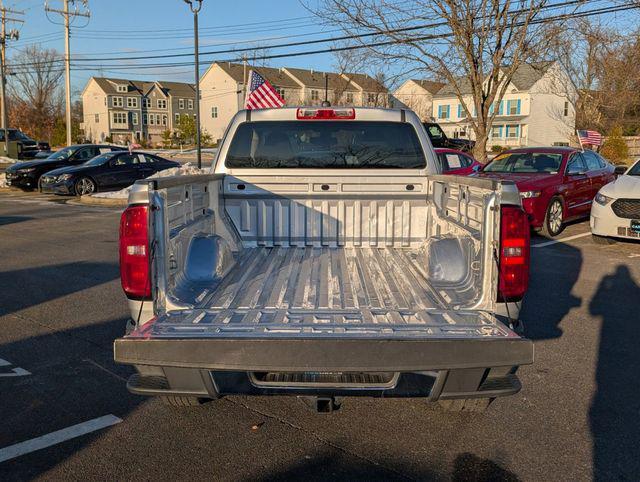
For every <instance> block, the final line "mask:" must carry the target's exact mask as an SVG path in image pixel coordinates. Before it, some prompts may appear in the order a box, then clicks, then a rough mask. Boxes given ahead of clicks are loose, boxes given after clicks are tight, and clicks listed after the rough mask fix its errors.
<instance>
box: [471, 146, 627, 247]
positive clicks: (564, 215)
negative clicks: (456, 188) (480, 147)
mask: <svg viewBox="0 0 640 482" xmlns="http://www.w3.org/2000/svg"><path fill="white" fill-rule="evenodd" d="M614 171H615V168H614V166H613V165H612V164H610V163H609V162H607V161H606V160H605V159H603V158H602V157H601V156H600V155H599V154H597V153H596V152H593V151H589V150H585V151H584V152H582V151H580V150H578V149H574V148H572V147H525V148H521V149H512V150H508V151H505V152H502V153H501V154H499V155H497V156H496V157H495V158H494V159H493V160H492V161H491V162H489V163H487V165H486V166H484V167H483V168H482V170H481V171H480V172H479V173H478V174H477V176H479V177H488V178H492V179H504V180H510V181H513V182H515V183H516V185H517V186H518V189H519V190H520V196H522V205H523V207H524V210H525V211H526V212H527V213H528V214H529V219H530V222H531V226H532V227H533V228H534V229H536V230H542V232H543V233H544V234H545V235H547V236H551V237H553V236H557V235H558V234H560V233H561V232H562V230H563V229H564V225H565V223H566V222H567V221H571V220H575V219H580V218H584V217H588V216H589V210H590V209H591V203H592V201H593V198H594V197H595V195H596V193H597V192H598V190H599V189H600V188H601V187H602V186H604V185H605V184H607V183H609V182H611V181H613V180H614V179H615V174H614Z"/></svg>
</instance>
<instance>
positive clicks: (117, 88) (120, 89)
mask: <svg viewBox="0 0 640 482" xmlns="http://www.w3.org/2000/svg"><path fill="white" fill-rule="evenodd" d="M116 91H118V92H127V86H126V85H118V86H117V87H116Z"/></svg>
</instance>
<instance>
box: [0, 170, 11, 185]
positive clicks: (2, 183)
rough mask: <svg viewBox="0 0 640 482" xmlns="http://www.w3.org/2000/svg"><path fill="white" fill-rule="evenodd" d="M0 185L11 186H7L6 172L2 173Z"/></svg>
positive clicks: (0, 174)
mask: <svg viewBox="0 0 640 482" xmlns="http://www.w3.org/2000/svg"><path fill="white" fill-rule="evenodd" d="M0 187H9V186H7V176H5V175H4V172H2V173H0Z"/></svg>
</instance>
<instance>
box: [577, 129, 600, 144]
mask: <svg viewBox="0 0 640 482" xmlns="http://www.w3.org/2000/svg"><path fill="white" fill-rule="evenodd" d="M578 139H579V140H580V145H582V144H589V145H592V146H599V145H601V144H602V136H601V135H600V133H599V132H597V131H578Z"/></svg>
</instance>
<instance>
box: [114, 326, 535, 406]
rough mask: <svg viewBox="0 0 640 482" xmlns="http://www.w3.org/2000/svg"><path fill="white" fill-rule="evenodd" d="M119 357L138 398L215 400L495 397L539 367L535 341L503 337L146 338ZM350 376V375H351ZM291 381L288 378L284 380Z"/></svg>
mask: <svg viewBox="0 0 640 482" xmlns="http://www.w3.org/2000/svg"><path fill="white" fill-rule="evenodd" d="M114 356H115V360H116V361H117V362H119V363H125V364H131V365H134V366H136V368H137V370H138V373H137V374H135V375H133V376H132V377H131V378H130V379H129V381H128V383H127V388H128V389H129V391H131V392H132V393H136V394H139V395H183V396H196V397H204V398H217V397H218V396H220V395H227V394H247V395H297V396H301V395H315V396H371V397H423V398H428V399H430V400H437V399H452V398H478V397H483V398H489V397H499V396H506V395H512V394H514V393H517V392H518V391H519V390H520V382H519V380H518V379H517V377H516V376H515V371H516V369H517V367H518V366H519V365H527V364H531V363H533V343H532V342H531V341H530V340H526V339H521V338H509V339H498V340H469V339H456V340H434V339H430V340H429V339H423V340H406V339H404V340H393V339H387V340H370V339H369V340H367V339H299V338H298V339H242V338H238V339H221V340H215V339H213V340H212V339H164V340H163V339H140V338H121V339H118V340H116V342H115V344H114ZM265 372H271V373H273V372H276V373H286V374H291V373H292V372H304V373H305V374H308V373H312V374H313V373H346V374H349V373H352V374H358V373H360V374H361V373H373V372H385V373H392V374H394V377H393V383H389V384H387V385H384V386H367V385H366V384H363V385H360V386H350V387H345V386H343V385H340V384H336V385H335V386H332V385H331V384H329V385H326V384H325V385H323V386H318V385H317V384H308V385H305V384H302V385H300V384H298V385H295V386H294V385H291V384H287V383H282V384H281V385H273V384H271V385H269V386H266V385H264V384H260V383H257V382H256V381H255V380H256V376H255V374H257V373H265ZM347 376H348V375H347ZM285 378H286V377H285Z"/></svg>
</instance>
